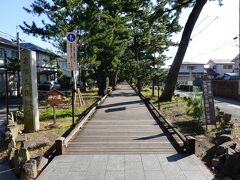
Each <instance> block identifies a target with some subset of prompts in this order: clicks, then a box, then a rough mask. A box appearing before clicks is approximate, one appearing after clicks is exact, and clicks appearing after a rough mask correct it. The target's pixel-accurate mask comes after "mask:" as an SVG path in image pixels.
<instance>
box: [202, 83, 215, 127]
mask: <svg viewBox="0 0 240 180" xmlns="http://www.w3.org/2000/svg"><path fill="white" fill-rule="evenodd" d="M203 99H204V107H205V119H206V127H207V125H216V118H215V109H214V100H213V92H212V83H211V81H209V80H208V81H203Z"/></svg>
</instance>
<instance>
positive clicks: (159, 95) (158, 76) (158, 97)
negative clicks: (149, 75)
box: [157, 76, 160, 110]
mask: <svg viewBox="0 0 240 180" xmlns="http://www.w3.org/2000/svg"><path fill="white" fill-rule="evenodd" d="M157 81H158V110H160V102H159V97H160V94H159V91H160V87H159V85H160V84H159V76H158V77H157Z"/></svg>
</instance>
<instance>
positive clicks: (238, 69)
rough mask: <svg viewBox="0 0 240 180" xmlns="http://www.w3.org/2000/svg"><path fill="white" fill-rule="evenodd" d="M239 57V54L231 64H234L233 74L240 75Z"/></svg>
mask: <svg viewBox="0 0 240 180" xmlns="http://www.w3.org/2000/svg"><path fill="white" fill-rule="evenodd" d="M239 55H240V54H238V55H237V56H236V57H235V58H234V59H233V60H232V61H231V62H233V63H234V69H233V72H235V73H238V74H240V60H239Z"/></svg>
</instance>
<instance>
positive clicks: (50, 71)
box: [21, 43, 59, 85]
mask: <svg viewBox="0 0 240 180" xmlns="http://www.w3.org/2000/svg"><path fill="white" fill-rule="evenodd" d="M21 47H22V48H25V49H29V50H32V51H35V52H36V59H37V80H38V84H39V85H40V84H43V83H44V82H45V81H49V80H56V78H57V58H58V57H59V56H58V55H56V54H54V53H52V52H50V51H48V50H46V49H43V48H41V47H39V46H37V45H35V44H32V43H21Z"/></svg>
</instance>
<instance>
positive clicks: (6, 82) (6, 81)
mask: <svg viewBox="0 0 240 180" xmlns="http://www.w3.org/2000/svg"><path fill="white" fill-rule="evenodd" d="M4 65H5V92H6V110H7V111H6V114H7V123H8V122H9V118H8V115H9V96H8V68H7V54H6V51H5V50H4Z"/></svg>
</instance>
